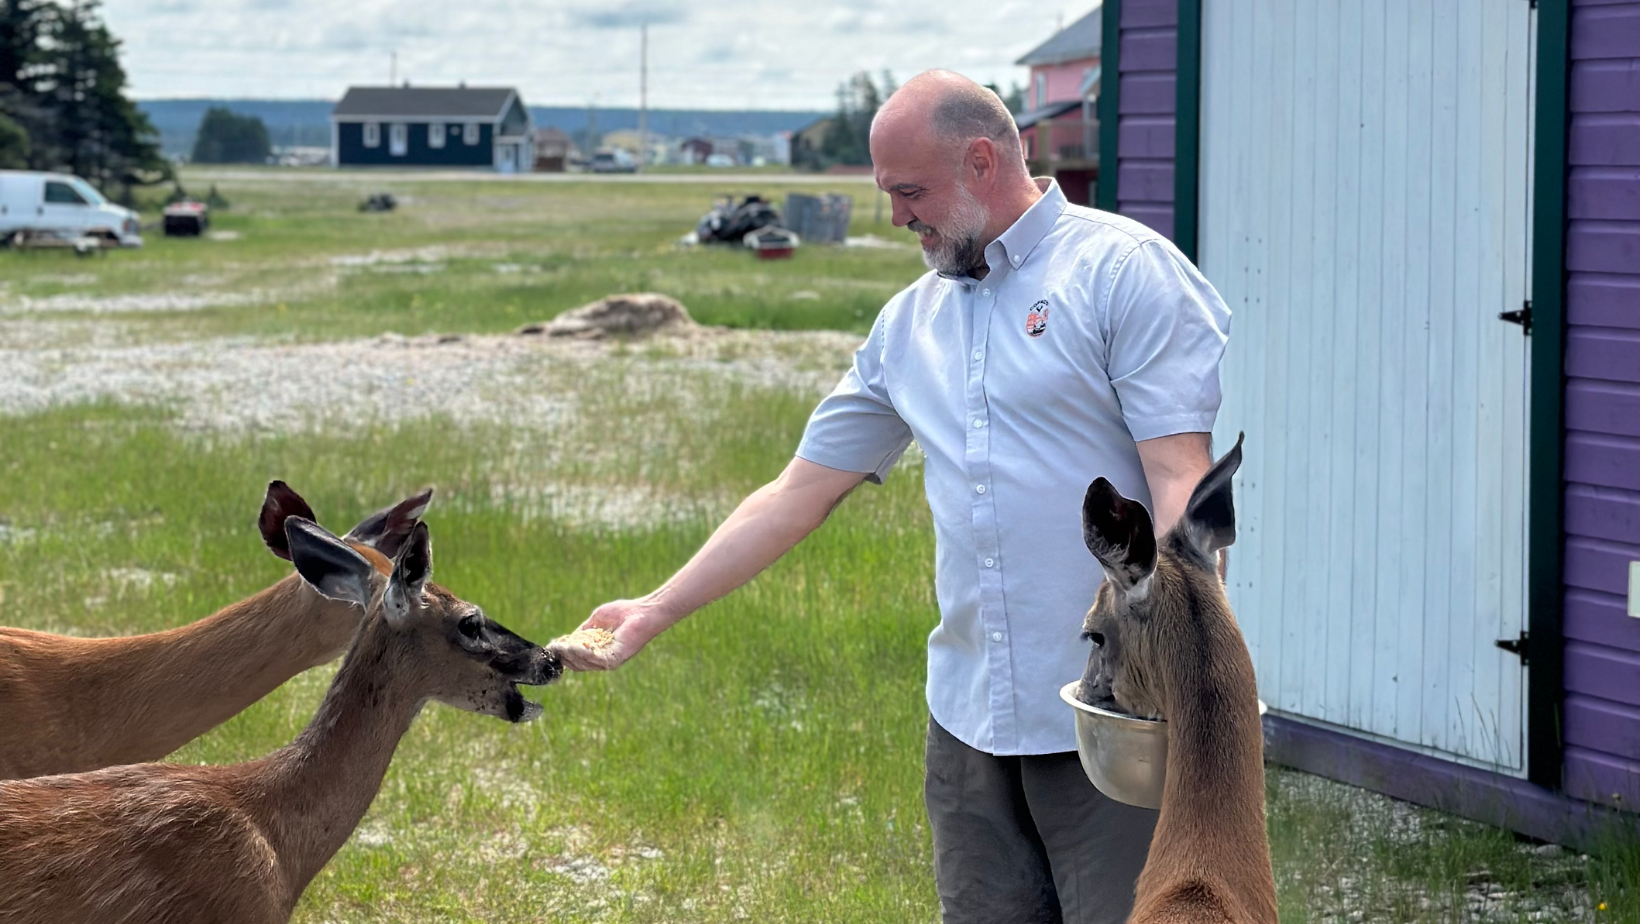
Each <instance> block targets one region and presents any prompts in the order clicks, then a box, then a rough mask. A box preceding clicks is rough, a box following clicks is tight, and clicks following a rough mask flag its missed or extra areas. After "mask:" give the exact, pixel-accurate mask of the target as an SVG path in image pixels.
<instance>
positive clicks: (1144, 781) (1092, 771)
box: [1059, 680, 1264, 809]
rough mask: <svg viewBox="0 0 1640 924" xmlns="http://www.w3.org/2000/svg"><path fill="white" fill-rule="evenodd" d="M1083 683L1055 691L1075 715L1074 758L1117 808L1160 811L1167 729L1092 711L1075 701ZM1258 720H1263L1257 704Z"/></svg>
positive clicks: (1104, 711)
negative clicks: (1120, 803)
mask: <svg viewBox="0 0 1640 924" xmlns="http://www.w3.org/2000/svg"><path fill="white" fill-rule="evenodd" d="M1081 685H1082V681H1080V680H1073V681H1071V682H1070V683H1067V684H1065V685H1064V686H1063V687H1060V688H1059V698H1060V699H1062V700H1064V701H1065V702H1067V703H1069V704H1070V706H1071V708H1072V709H1075V710H1076V755H1077V756H1078V757H1080V758H1081V759H1082V770H1083V772H1084V773H1086V774H1087V775H1088V779H1089V780H1091V781H1092V782H1093V785H1094V786H1095V787H1096V788H1097V789H1098V790H1099V791H1100V792H1102V793H1104V794H1105V795H1107V796H1109V797H1111V798H1112V799H1115V800H1116V801H1117V802H1126V803H1127V804H1128V805H1137V806H1139V807H1141V808H1148V809H1159V808H1161V807H1162V784H1163V783H1165V782H1166V781H1167V723H1166V722H1165V721H1163V720H1161V719H1140V718H1135V717H1133V716H1131V715H1123V714H1122V713H1120V712H1111V711H1110V710H1109V709H1100V708H1099V707H1098V706H1090V705H1088V704H1087V703H1084V702H1082V701H1081V700H1079V699H1077V698H1076V688H1077V687H1079V686H1081ZM1258 714H1259V715H1263V714H1264V701H1263V700H1259V704H1258Z"/></svg>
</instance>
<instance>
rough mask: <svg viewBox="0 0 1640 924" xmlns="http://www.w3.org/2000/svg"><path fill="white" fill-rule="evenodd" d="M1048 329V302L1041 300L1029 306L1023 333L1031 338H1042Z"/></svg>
mask: <svg viewBox="0 0 1640 924" xmlns="http://www.w3.org/2000/svg"><path fill="white" fill-rule="evenodd" d="M1047 329H1048V300H1047V299H1042V300H1041V301H1039V302H1037V303H1036V304H1034V305H1032V306H1031V310H1030V313H1028V314H1026V315H1025V333H1027V334H1030V335H1031V336H1032V337H1040V336H1042V332H1043V331H1045V330H1047Z"/></svg>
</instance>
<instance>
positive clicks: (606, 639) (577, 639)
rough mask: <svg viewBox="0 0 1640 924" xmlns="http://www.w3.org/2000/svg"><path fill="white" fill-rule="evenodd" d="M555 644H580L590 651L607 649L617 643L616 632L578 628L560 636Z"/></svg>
mask: <svg viewBox="0 0 1640 924" xmlns="http://www.w3.org/2000/svg"><path fill="white" fill-rule="evenodd" d="M552 644H553V645H579V646H580V647H582V648H585V649H586V650H588V651H607V650H608V649H609V648H610V647H611V646H613V645H614V644H615V633H613V632H611V631H609V630H608V629H576V630H575V631H574V632H571V633H570V634H568V635H565V636H560V637H559V638H558V639H556V640H555V641H553V643H552Z"/></svg>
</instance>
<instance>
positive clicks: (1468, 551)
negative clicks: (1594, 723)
mask: <svg viewBox="0 0 1640 924" xmlns="http://www.w3.org/2000/svg"><path fill="white" fill-rule="evenodd" d="M1203 15H1204V23H1203V34H1202V38H1203V72H1202V73H1203V79H1202V119H1203V123H1202V187H1201V188H1202V195H1201V245H1200V255H1201V265H1202V269H1203V271H1204V272H1205V273H1206V274H1207V276H1208V278H1209V279H1211V280H1213V283H1214V285H1216V286H1217V287H1218V288H1219V291H1220V292H1221V293H1223V294H1224V296H1225V298H1226V300H1227V301H1228V302H1229V303H1230V306H1231V308H1232V309H1233V310H1234V311H1235V312H1236V317H1235V329H1234V331H1233V333H1232V336H1231V339H1230V346H1229V348H1228V350H1227V352H1226V354H1225V360H1224V366H1223V367H1222V370H1221V377H1222V378H1223V385H1224V395H1225V397H1224V405H1223V408H1222V409H1221V411H1220V414H1219V420H1218V426H1217V428H1216V431H1215V436H1216V438H1217V440H1218V442H1220V443H1221V444H1227V442H1228V441H1230V440H1233V439H1234V437H1235V434H1236V432H1237V431H1238V430H1245V431H1246V432H1247V435H1248V446H1249V447H1250V448H1249V451H1248V458H1247V462H1246V463H1245V464H1244V465H1243V467H1242V470H1241V474H1240V478H1239V479H1238V482H1237V486H1236V490H1237V497H1236V507H1237V520H1238V524H1239V526H1240V532H1241V536H1242V540H1243V541H1241V542H1238V545H1237V548H1236V550H1235V551H1233V553H1232V555H1231V564H1230V574H1229V580H1230V597H1231V601H1232V602H1233V603H1234V604H1235V606H1236V608H1237V614H1238V618H1239V619H1240V621H1241V625H1242V629H1243V631H1244V632H1245V633H1246V634H1247V640H1248V645H1249V648H1250V649H1251V650H1252V654H1253V658H1254V664H1255V667H1256V669H1257V671H1258V679H1259V689H1260V691H1261V692H1262V694H1263V696H1264V699H1265V700H1266V701H1267V702H1268V703H1269V704H1270V706H1271V708H1272V709H1273V710H1275V711H1277V712H1278V713H1280V714H1282V715H1283V716H1285V717H1287V718H1302V719H1306V720H1310V721H1313V722H1320V723H1325V724H1327V725H1328V726H1331V727H1334V728H1338V729H1345V730H1349V731H1352V732H1361V733H1366V734H1368V735H1371V736H1373V737H1374V738H1376V739H1377V740H1379V741H1381V742H1385V743H1397V744H1400V745H1404V746H1407V747H1411V748H1416V749H1419V750H1421V751H1422V752H1424V753H1426V754H1436V755H1441V756H1444V757H1452V758H1458V759H1461V760H1463V761H1466V762H1468V763H1471V764H1478V765H1481V766H1485V767H1488V768H1493V769H1499V770H1503V771H1505V772H1508V773H1511V774H1515V773H1519V772H1520V771H1522V770H1523V769H1524V767H1523V761H1522V758H1523V752H1522V743H1523V737H1522V722H1521V719H1522V706H1523V703H1522V680H1523V674H1524V672H1523V670H1522V667H1521V663H1520V660H1519V659H1518V658H1517V657H1515V656H1513V655H1510V654H1507V653H1505V652H1503V651H1500V650H1499V649H1498V648H1497V647H1496V646H1495V644H1494V643H1495V641H1496V640H1498V639H1505V638H1515V637H1518V635H1519V633H1520V631H1521V629H1522V627H1523V617H1524V613H1525V602H1524V596H1523V591H1524V581H1523V574H1524V567H1525V555H1526V552H1525V546H1524V543H1525V537H1526V524H1525V510H1524V506H1523V499H1524V497H1525V489H1526V472H1525V459H1526V437H1525V420H1526V400H1525V399H1526V381H1525V370H1526V349H1527V345H1528V341H1527V340H1526V338H1525V337H1524V336H1523V335H1522V331H1521V329H1520V328H1519V327H1516V326H1513V325H1509V324H1506V323H1503V322H1501V321H1499V320H1498V314H1499V312H1501V311H1506V310H1510V309H1513V308H1518V307H1519V306H1520V304H1521V303H1522V301H1523V300H1524V299H1525V298H1526V294H1527V288H1526V285H1527V278H1526V277H1527V254H1528V247H1527V240H1526V232H1527V223H1526V221H1525V216H1526V214H1527V212H1528V209H1527V198H1528V194H1529V191H1530V176H1531V175H1530V170H1529V167H1528V163H1527V154H1528V150H1529V148H1528V143H1529V140H1530V133H1529V131H1530V130H1529V124H1528V113H1529V108H1530V107H1529V102H1530V93H1529V86H1528V81H1529V77H1530V72H1529V61H1530V48H1531V42H1530V35H1529V28H1530V18H1529V17H1530V14H1529V11H1528V7H1527V5H1526V4H1524V3H1499V2H1491V0H1455V2H1452V3H1445V2H1443V3H1435V4H1431V3H1428V2H1426V0H1246V2H1241V3H1235V4H1229V3H1211V2H1210V3H1206V4H1204V7H1203ZM1123 47H1124V53H1125V50H1126V46H1125V45H1124V46H1123Z"/></svg>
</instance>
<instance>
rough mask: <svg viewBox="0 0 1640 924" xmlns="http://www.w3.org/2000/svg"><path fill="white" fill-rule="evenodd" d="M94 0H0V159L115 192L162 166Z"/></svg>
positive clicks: (165, 168) (151, 176) (158, 173)
mask: <svg viewBox="0 0 1640 924" xmlns="http://www.w3.org/2000/svg"><path fill="white" fill-rule="evenodd" d="M101 6H102V3H101V0H0V168H12V169H29V170H57V171H62V172H65V173H73V174H75V175H78V176H81V177H84V178H85V179H87V180H89V181H91V182H92V183H93V184H95V185H96V186H98V187H99V188H101V189H102V190H103V192H104V193H105V194H108V195H110V196H112V197H114V198H118V199H122V200H125V199H129V197H130V191H131V188H132V187H133V186H137V185H142V184H148V183H155V182H159V181H162V180H164V179H165V178H167V177H168V176H169V175H170V166H169V164H168V163H167V162H166V160H165V158H164V157H163V156H161V154H160V150H159V137H158V133H157V132H156V131H155V130H154V126H153V125H152V124H150V123H149V121H148V117H147V116H146V115H144V114H143V113H142V111H141V110H139V109H138V108H137V106H136V103H134V102H132V100H131V99H130V98H129V97H128V96H127V95H126V76H125V68H124V67H122V66H121V65H120V58H119V52H120V41H119V39H117V38H115V37H114V35H113V34H112V33H111V32H109V31H108V27H107V25H106V24H104V23H103V20H102V14H101V9H100V8H101Z"/></svg>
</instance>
